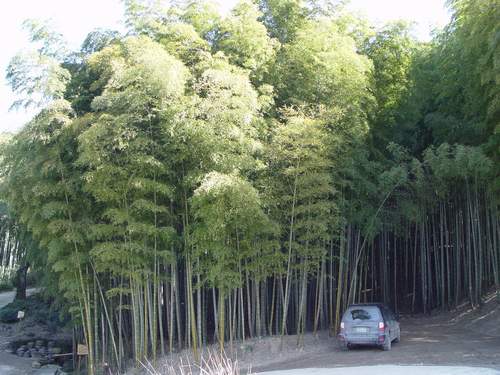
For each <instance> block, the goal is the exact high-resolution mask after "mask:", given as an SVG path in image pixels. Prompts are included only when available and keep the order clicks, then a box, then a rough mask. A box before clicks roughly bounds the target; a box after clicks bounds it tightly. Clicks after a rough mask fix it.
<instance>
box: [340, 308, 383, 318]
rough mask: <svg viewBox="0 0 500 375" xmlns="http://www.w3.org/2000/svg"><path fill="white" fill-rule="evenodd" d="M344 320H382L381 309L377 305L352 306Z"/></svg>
mask: <svg viewBox="0 0 500 375" xmlns="http://www.w3.org/2000/svg"><path fill="white" fill-rule="evenodd" d="M344 320H347V321H355V320H358V321H359V320H380V309H379V308H378V307H376V306H362V307H360V306H356V307H350V308H349V309H348V310H347V311H346V313H345V314H344Z"/></svg>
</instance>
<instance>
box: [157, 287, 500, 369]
mask: <svg viewBox="0 0 500 375" xmlns="http://www.w3.org/2000/svg"><path fill="white" fill-rule="evenodd" d="M484 301H485V303H484V305H482V306H481V308H477V309H471V308H470V305H468V304H463V305H461V306H460V307H459V308H457V309H455V310H454V311H450V312H441V313H435V314H433V315H415V316H403V317H402V319H401V322H400V323H401V342H400V343H397V344H393V346H392V350H391V351H389V352H384V351H382V350H380V349H378V348H372V347H359V348H354V349H352V350H350V351H348V352H345V351H342V350H340V348H339V346H338V344H337V342H336V340H335V338H332V337H329V335H328V332H319V333H318V334H317V335H312V334H307V335H305V336H304V338H303V340H304V344H303V346H302V347H301V348H298V347H297V337H296V336H287V337H285V339H284V343H283V348H281V340H280V338H279V337H264V338H261V339H251V340H246V341H245V342H244V343H242V342H239V343H237V344H236V343H235V344H234V345H233V350H231V349H230V348H229V349H227V354H228V355H229V356H230V357H235V358H237V360H238V364H239V365H240V368H241V369H242V370H243V371H248V369H250V370H251V372H252V373H257V372H267V371H276V370H291V369H308V370H307V371H305V372H303V373H304V374H305V373H307V374H309V373H312V372H311V371H312V370H311V369H312V368H336V367H354V366H373V365H419V366H422V365H423V366H432V365H434V366H471V367H475V368H476V369H474V370H473V372H472V373H480V369H479V367H484V368H489V369H495V370H500V301H498V299H497V298H496V297H495V296H494V294H493V293H492V294H490V295H488V296H485V298H484ZM205 350H206V349H205ZM212 350H214V351H216V350H217V349H216V346H214V347H212ZM190 357H191V356H190V354H189V352H188V351H183V352H181V353H177V354H173V355H172V356H167V357H166V358H165V359H164V360H163V361H164V363H165V364H167V366H168V365H175V364H178V363H179V362H180V361H181V360H182V362H183V363H190ZM158 367H159V368H161V367H162V366H161V365H160V366H158ZM408 370H409V369H408V368H407V369H405V370H404V372H405V374H406V373H407V371H408ZM399 373H400V372H399ZM410 373H411V372H409V373H408V375H410ZM453 373H457V374H461V372H460V371H458V372H453ZM294 374H295V373H293V374H292V373H290V375H294ZM318 374H320V373H318ZM325 374H326V373H325ZM333 374H334V372H332V375H333ZM296 375H298V373H297V374H296ZM427 375H430V373H427Z"/></svg>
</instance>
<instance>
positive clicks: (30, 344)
mask: <svg viewBox="0 0 500 375" xmlns="http://www.w3.org/2000/svg"><path fill="white" fill-rule="evenodd" d="M26 346H27V347H28V348H29V349H31V348H33V347H34V346H35V343H34V342H33V341H30V342H29V343H27V344H26Z"/></svg>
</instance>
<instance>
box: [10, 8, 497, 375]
mask: <svg viewBox="0 0 500 375" xmlns="http://www.w3.org/2000/svg"><path fill="white" fill-rule="evenodd" d="M498 5H499V4H498V2H497V1H496V0H453V1H450V3H449V7H450V11H451V12H452V20H451V22H450V24H449V25H448V26H447V27H446V28H445V29H444V30H442V31H439V32H436V34H435V36H434V38H433V40H432V41H431V42H426V43H424V42H419V41H417V40H416V39H415V38H413V37H412V36H411V35H412V34H411V27H410V25H407V24H405V23H402V22H398V23H392V24H388V25H385V26H384V27H382V28H380V29H375V28H373V27H372V26H371V25H369V23H368V22H367V21H366V20H364V19H361V18H357V17H355V16H353V15H352V14H350V13H349V12H347V10H346V8H345V7H344V5H343V3H338V4H337V3H334V2H320V1H309V2H301V1H295V0H262V1H257V2H252V1H250V0H243V1H240V2H239V3H237V5H236V6H235V7H234V9H233V10H232V11H231V13H230V14H228V15H226V16H221V15H220V14H219V13H218V11H217V10H216V9H215V8H214V6H212V5H211V3H209V2H202V1H191V2H180V3H176V5H170V6H166V5H165V4H164V3H162V2H158V1H138V0H135V1H134V0H127V1H124V6H125V9H126V11H125V20H126V25H127V27H128V32H127V34H125V35H121V34H119V33H118V32H114V31H106V30H96V31H93V32H91V33H90V34H89V35H88V37H87V38H86V40H85V42H84V43H83V45H82V48H81V50H79V51H77V52H72V51H68V50H67V49H66V48H65V45H64V43H63V39H62V36H61V35H60V34H57V33H56V32H53V31H51V29H50V28H49V26H48V25H47V24H45V23H43V22H38V21H27V22H26V23H25V26H26V28H27V29H28V31H29V32H30V35H31V38H32V41H33V45H34V49H33V51H32V52H24V53H22V54H19V55H17V56H15V57H14V58H13V59H12V62H11V64H10V65H9V68H8V71H7V79H8V81H9V82H10V83H11V86H12V88H13V91H14V92H15V93H16V94H17V99H16V101H15V105H16V106H36V107H38V108H39V112H38V114H37V115H36V116H35V117H34V118H33V119H32V120H31V121H30V122H29V123H27V124H26V125H25V127H24V128H23V129H22V130H21V131H20V132H19V133H17V134H15V135H13V136H11V137H8V139H3V140H2V154H1V162H2V180H1V193H2V199H3V201H4V203H5V205H6V207H8V214H7V213H6V214H5V215H4V216H3V217H5V220H3V221H2V228H1V233H2V236H3V237H2V241H4V240H5V241H10V242H9V243H12V240H11V237H12V235H13V233H14V232H13V231H11V230H10V229H8V228H7V227H5V228H4V223H6V224H5V225H12V223H17V224H16V225H17V226H18V227H19V228H24V229H23V231H24V232H23V233H27V235H28V236H29V238H30V239H32V240H33V241H34V242H35V243H36V246H33V245H31V246H28V245H27V244H23V243H21V244H19V245H17V246H18V247H19V248H20V249H27V253H28V254H27V255H26V257H28V258H29V259H30V262H31V267H32V268H35V269H36V268H38V269H42V270H45V271H44V272H45V273H48V274H49V277H47V278H45V279H44V280H45V283H46V290H47V293H52V294H53V295H54V296H57V298H58V299H60V300H62V301H63V302H64V305H65V306H66V308H67V310H68V311H69V312H70V313H71V314H72V317H73V321H74V324H75V325H76V326H77V327H79V329H80V331H81V333H82V337H81V340H82V341H83V342H84V343H85V344H86V345H87V346H88V349H89V361H88V370H89V373H91V374H93V373H97V372H98V369H99V367H100V364H101V363H103V362H108V363H111V364H112V365H113V367H115V368H117V369H122V370H123V369H124V367H125V366H126V365H127V363H128V362H127V361H128V360H129V359H132V360H134V361H136V363H138V362H139V361H141V360H143V359H144V358H150V359H152V360H153V361H155V360H156V359H157V358H158V357H159V356H162V355H165V354H167V353H169V352H172V351H174V350H178V349H181V348H186V347H188V348H192V350H193V352H194V354H195V356H197V355H198V353H199V351H200V348H201V347H202V346H203V345H206V344H209V343H213V342H218V343H219V344H220V346H221V347H224V345H226V346H228V347H231V346H232V345H233V343H234V341H235V340H240V341H241V340H245V339H248V338H252V337H260V336H264V335H280V336H283V335H289V334H296V335H297V344H298V345H302V337H303V334H304V333H305V332H309V331H313V332H317V331H318V330H330V332H331V333H332V334H334V333H335V332H336V329H337V326H338V323H339V317H340V315H341V313H342V311H343V309H344V307H345V306H346V305H347V304H348V303H351V302H354V301H383V302H386V303H388V304H389V305H391V306H392V307H394V308H395V309H396V310H398V311H404V312H424V313H428V312H430V311H431V310H434V309H447V308H452V307H453V306H455V305H457V304H458V303H459V302H461V301H462V300H464V299H467V300H469V301H470V303H471V305H472V306H477V305H479V304H480V303H481V296H482V294H483V293H484V292H485V291H486V290H488V289H489V288H491V287H496V288H498V286H499V285H500V282H499V271H500V259H499V257H500V221H499V212H498V203H499V186H500V185H499V177H500V176H499V145H500V141H499V140H500V138H499V136H500V135H499V128H498V126H499V123H500V106H499V103H500V95H499V87H500V86H499V83H500V82H498V79H499V77H500V74H499V71H498V69H499V64H498V56H499V53H500V44H499V43H498V22H497V20H498V19H500V14H499V12H500V6H498ZM34 67H36V69H35V68H34ZM4 138H5V137H4ZM6 236H7V237H6ZM12 238H14V237H12ZM23 238H24V237H19V238H18V240H19V241H21V242H22V241H24V240H23ZM2 243H3V242H2ZM4 249H6V247H5V246H3V247H2V249H1V251H4ZM2 254H3V253H2Z"/></svg>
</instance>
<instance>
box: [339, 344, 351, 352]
mask: <svg viewBox="0 0 500 375" xmlns="http://www.w3.org/2000/svg"><path fill="white" fill-rule="evenodd" d="M349 349H350V346H349V344H348V343H346V342H344V343H342V344H341V345H340V350H342V351H343V352H348V351H349Z"/></svg>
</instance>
